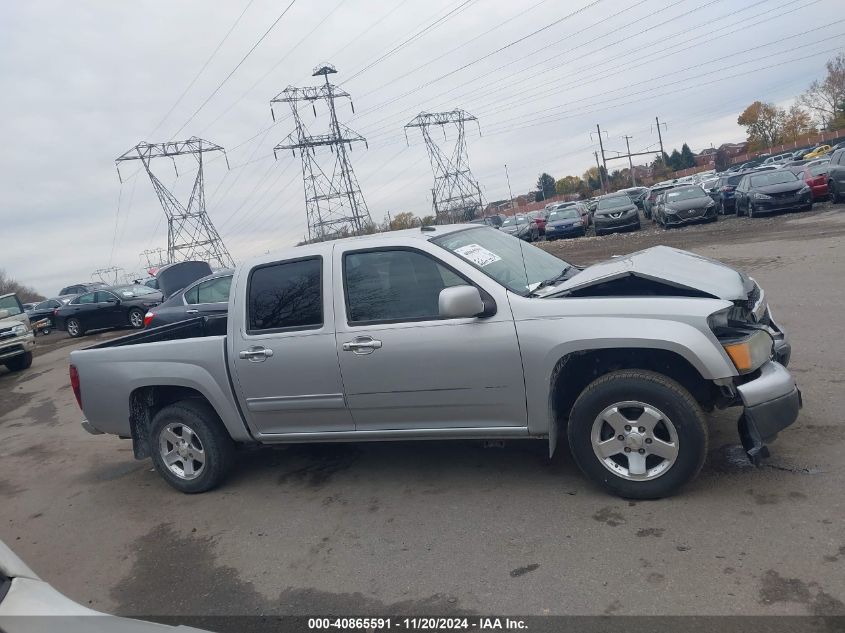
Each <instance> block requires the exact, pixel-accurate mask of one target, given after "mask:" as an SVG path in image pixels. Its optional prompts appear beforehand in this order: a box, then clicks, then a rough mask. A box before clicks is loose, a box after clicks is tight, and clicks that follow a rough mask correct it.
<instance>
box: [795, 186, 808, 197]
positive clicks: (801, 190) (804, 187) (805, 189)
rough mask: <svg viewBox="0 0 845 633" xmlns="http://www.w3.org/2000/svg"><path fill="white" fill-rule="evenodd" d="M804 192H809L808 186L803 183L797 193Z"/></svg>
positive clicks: (801, 193) (802, 193)
mask: <svg viewBox="0 0 845 633" xmlns="http://www.w3.org/2000/svg"><path fill="white" fill-rule="evenodd" d="M805 193H810V187H809V186H808V185H804V186H803V187H801V189H799V190H798V195H799V196H801V195H804V194H805Z"/></svg>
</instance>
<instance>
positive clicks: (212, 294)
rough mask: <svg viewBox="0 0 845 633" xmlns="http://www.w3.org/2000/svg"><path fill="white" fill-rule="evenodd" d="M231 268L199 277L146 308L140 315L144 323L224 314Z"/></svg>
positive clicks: (227, 307) (227, 300)
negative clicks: (143, 313) (184, 287)
mask: <svg viewBox="0 0 845 633" xmlns="http://www.w3.org/2000/svg"><path fill="white" fill-rule="evenodd" d="M231 284H232V270H231V269H226V270H220V271H217V272H216V273H214V274H213V275H210V276H208V277H203V278H202V279H200V280H199V281H197V282H194V284H193V285H191V286H188V287H187V288H186V289H185V290H184V291H182V292H177V293H176V294H175V295H173V296H172V297H170V298H169V299H167V300H166V301H164V302H163V303H161V304H159V305H157V306H155V307H153V308H150V309H149V310H148V311H147V313H146V314H145V315H144V327H148V328H150V327H158V326H160V325H167V324H169V323H178V322H179V321H184V320H186V319H191V318H194V317H197V316H212V315H215V314H226V311H227V310H228V309H229V286H230V285H231Z"/></svg>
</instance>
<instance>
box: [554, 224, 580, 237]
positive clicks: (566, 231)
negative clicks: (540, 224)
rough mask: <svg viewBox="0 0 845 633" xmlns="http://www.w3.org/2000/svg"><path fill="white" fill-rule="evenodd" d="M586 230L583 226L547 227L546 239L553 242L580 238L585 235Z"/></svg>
mask: <svg viewBox="0 0 845 633" xmlns="http://www.w3.org/2000/svg"><path fill="white" fill-rule="evenodd" d="M585 232H586V228H585V227H584V225H583V224H572V225H567V226H550V225H546V239H547V240H552V239H556V238H558V237H579V236H582V235H584V233H585Z"/></svg>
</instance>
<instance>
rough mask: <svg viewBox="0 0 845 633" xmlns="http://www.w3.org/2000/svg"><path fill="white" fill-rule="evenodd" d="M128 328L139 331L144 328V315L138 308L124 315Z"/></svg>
mask: <svg viewBox="0 0 845 633" xmlns="http://www.w3.org/2000/svg"><path fill="white" fill-rule="evenodd" d="M126 320H127V321H129V327H131V328H134V329H136V330H140V329H141V328H142V327H144V313H143V312H142V311H141V310H140V309H138V308H132V309H131V310H130V311H129V312H128V313H127V315H126Z"/></svg>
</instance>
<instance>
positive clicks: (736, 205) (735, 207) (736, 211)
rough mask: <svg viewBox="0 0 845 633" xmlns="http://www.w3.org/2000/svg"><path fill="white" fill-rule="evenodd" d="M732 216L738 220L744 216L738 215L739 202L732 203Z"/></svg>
mask: <svg viewBox="0 0 845 633" xmlns="http://www.w3.org/2000/svg"><path fill="white" fill-rule="evenodd" d="M734 214H735V215H736V217H738V218H741V217H742V216H743V215H744V214H742V213H740V211H739V202H734Z"/></svg>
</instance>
